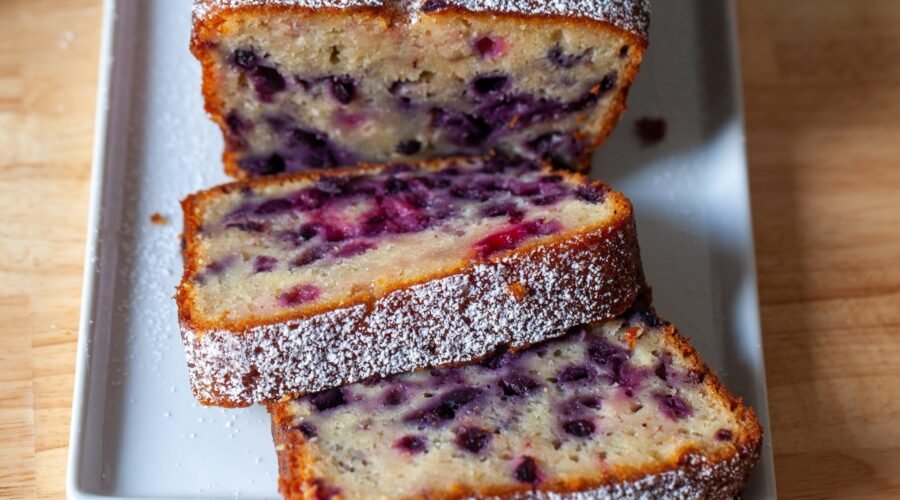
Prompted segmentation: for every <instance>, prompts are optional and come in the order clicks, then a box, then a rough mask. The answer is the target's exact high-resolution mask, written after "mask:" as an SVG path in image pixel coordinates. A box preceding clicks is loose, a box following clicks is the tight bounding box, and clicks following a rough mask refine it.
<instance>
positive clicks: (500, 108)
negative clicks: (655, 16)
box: [192, 0, 649, 177]
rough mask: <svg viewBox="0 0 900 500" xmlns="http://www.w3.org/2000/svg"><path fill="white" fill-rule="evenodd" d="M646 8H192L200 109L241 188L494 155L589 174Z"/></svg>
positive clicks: (628, 75)
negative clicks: (266, 178)
mask: <svg viewBox="0 0 900 500" xmlns="http://www.w3.org/2000/svg"><path fill="white" fill-rule="evenodd" d="M648 24H649V6H648V0H567V1H552V2H551V1H546V2H545V1H540V0H485V1H478V0H402V1H401V0H195V8H194V31H193V37H192V51H193V53H194V54H195V55H196V57H197V58H198V59H199V60H200V62H201V64H202V67H203V92H204V96H205V100H206V109H207V111H208V112H209V113H210V115H211V116H212V118H213V119H214V120H215V121H216V122H217V123H218V124H219V126H220V127H221V129H222V131H223V133H224V137H225V143H226V147H225V154H224V160H225V164H226V170H227V171H228V172H229V173H230V174H232V175H234V176H238V177H244V176H257V175H266V174H275V173H279V172H296V171H301V170H306V169H309V168H325V167H333V166H339V165H352V164H356V163H357V162H388V161H409V160H415V159H424V158H433V157H443V156H451V155H472V154H482V153H485V152H487V151H490V150H500V151H503V152H505V153H507V154H519V155H524V156H525V157H528V158H535V157H541V158H544V159H545V160H547V161H549V162H551V163H554V164H556V165H558V166H578V167H581V168H586V167H587V163H588V162H589V158H590V152H591V148H592V147H594V146H596V145H597V144H599V143H600V142H601V141H602V140H603V139H604V138H605V137H606V135H607V134H608V133H609V132H610V130H611V129H612V127H613V126H614V124H615V122H616V121H617V119H618V117H619V115H620V113H621V112H622V110H623V109H624V102H625V97H626V94H627V92H628V88H629V85H630V84H631V82H632V79H633V78H634V76H635V74H636V73H637V70H638V67H639V65H640V62H641V57H642V55H643V52H644V49H645V47H646V44H647V38H646V37H647V29H648Z"/></svg>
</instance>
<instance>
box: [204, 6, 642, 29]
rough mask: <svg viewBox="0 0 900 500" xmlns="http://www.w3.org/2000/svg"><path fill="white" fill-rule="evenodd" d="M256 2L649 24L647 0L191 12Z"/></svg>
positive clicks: (632, 26)
mask: <svg viewBox="0 0 900 500" xmlns="http://www.w3.org/2000/svg"><path fill="white" fill-rule="evenodd" d="M258 6H273V7H279V6H280V7H301V8H308V9H320V8H336V9H346V8H376V9H378V8H384V9H392V10H397V11H408V12H411V13H413V14H417V13H420V12H421V13H432V12H438V11H441V10H443V9H446V8H456V9H462V10H467V11H470V12H489V13H498V14H513V15H515V14H519V15H526V16H568V17H576V18H584V19H590V20H594V21H601V22H606V23H609V24H611V25H613V26H616V27H618V28H621V29H623V30H626V31H630V32H632V33H635V34H638V35H640V36H642V37H644V38H646V37H647V33H648V31H649V28H650V0H194V16H195V18H196V19H201V20H202V19H204V18H207V17H210V16H212V15H213V14H215V13H218V12H221V11H223V10H230V9H238V8H243V7H258Z"/></svg>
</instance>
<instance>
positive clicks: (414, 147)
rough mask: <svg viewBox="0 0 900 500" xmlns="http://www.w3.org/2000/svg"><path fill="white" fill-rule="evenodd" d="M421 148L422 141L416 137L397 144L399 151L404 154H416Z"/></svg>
mask: <svg viewBox="0 0 900 500" xmlns="http://www.w3.org/2000/svg"><path fill="white" fill-rule="evenodd" d="M421 150H422V143H421V142H419V141H417V140H415V139H410V140H408V141H403V142H400V143H399V144H397V152H398V153H400V154H402V155H414V154H416V153H418V152H419V151H421Z"/></svg>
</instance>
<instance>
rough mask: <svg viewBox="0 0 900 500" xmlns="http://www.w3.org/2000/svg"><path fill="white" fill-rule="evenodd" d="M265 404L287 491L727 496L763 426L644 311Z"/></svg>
mask: <svg viewBox="0 0 900 500" xmlns="http://www.w3.org/2000/svg"><path fill="white" fill-rule="evenodd" d="M269 409H270V412H271V414H272V430H273V434H274V438H275V443H276V451H277V454H278V462H279V469H280V475H281V480H280V485H281V492H282V494H284V496H285V497H287V498H291V499H293V498H334V499H337V498H340V499H347V500H350V499H358V498H368V499H410V498H421V499H424V498H428V499H435V498H438V499H446V498H548V499H550V498H553V499H557V498H559V499H563V498H565V499H569V498H571V499H611V498H667V499H668V498H673V499H697V498H703V499H730V498H737V497H738V496H739V495H740V493H741V491H742V490H743V489H744V486H745V484H746V482H747V478H748V476H749V474H750V471H751V470H752V468H753V466H754V464H755V463H756V461H757V460H758V458H759V452H760V445H761V439H762V429H761V427H760V425H759V422H758V421H757V420H756V418H755V416H754V414H753V411H752V410H750V409H749V408H747V407H745V406H744V405H743V404H741V402H740V401H739V400H737V399H736V398H734V396H732V395H731V394H730V393H729V392H728V391H727V390H726V389H725V388H724V387H722V385H721V384H720V383H719V381H718V379H717V378H716V376H715V375H714V374H712V373H711V372H710V371H709V369H708V368H707V367H706V366H704V365H703V362H702V361H701V360H700V358H699V357H698V355H697V353H696V352H694V350H693V349H692V348H691V346H690V345H689V344H688V342H687V341H686V340H685V339H684V338H683V337H681V336H680V335H679V334H678V333H677V332H676V331H675V329H674V327H672V326H671V325H669V324H667V323H665V322H663V321H661V320H659V319H658V318H656V317H655V315H654V314H653V313H652V312H649V311H640V312H632V313H629V314H626V315H624V316H623V317H621V318H618V319H614V320H610V321H606V322H600V323H596V324H593V325H588V326H579V327H575V328H572V329H571V330H570V331H569V332H568V333H567V334H566V335H565V336H563V337H561V338H557V339H553V340H548V341H546V342H544V343H540V344H537V345H534V346H532V347H530V348H527V349H523V350H520V351H516V352H505V351H500V352H498V353H497V354H495V355H494V356H492V357H491V358H488V359H486V360H485V361H483V362H482V363H480V364H476V365H469V366H463V367H456V368H449V369H440V370H424V371H418V372H414V373H407V374H401V375H395V376H392V377H388V378H385V379H381V380H369V381H366V382H364V383H360V384H353V385H349V386H345V387H342V388H338V389H331V390H329V391H324V392H320V393H316V394H312V395H309V396H307V397H304V398H300V399H297V400H292V401H288V402H284V403H279V404H274V405H271V406H270V408H269Z"/></svg>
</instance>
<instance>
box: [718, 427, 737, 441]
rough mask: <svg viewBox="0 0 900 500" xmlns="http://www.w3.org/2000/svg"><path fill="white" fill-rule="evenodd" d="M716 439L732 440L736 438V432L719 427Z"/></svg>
mask: <svg viewBox="0 0 900 500" xmlns="http://www.w3.org/2000/svg"><path fill="white" fill-rule="evenodd" d="M716 439H717V440H719V441H731V440H732V439H734V434H732V432H731V431H730V430H728V429H719V430H717V431H716Z"/></svg>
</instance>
